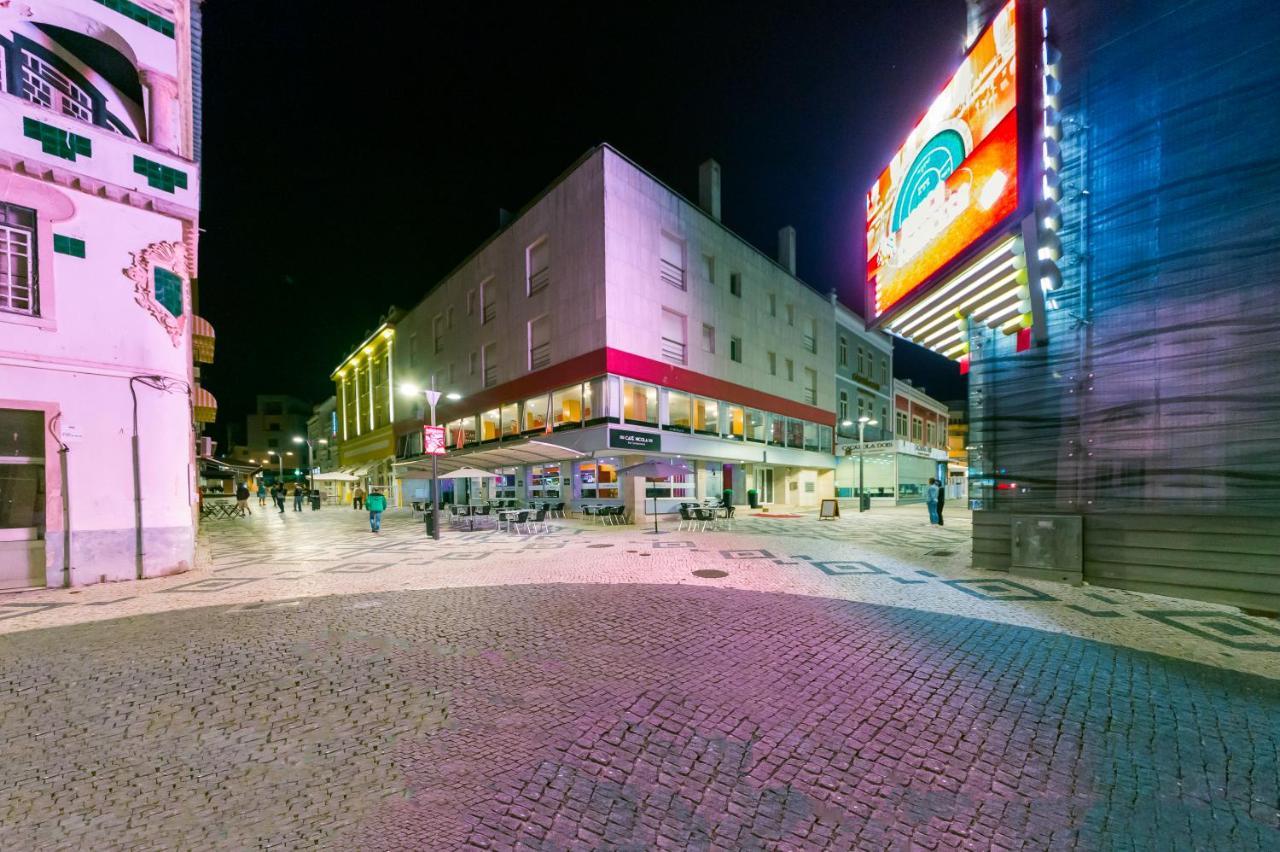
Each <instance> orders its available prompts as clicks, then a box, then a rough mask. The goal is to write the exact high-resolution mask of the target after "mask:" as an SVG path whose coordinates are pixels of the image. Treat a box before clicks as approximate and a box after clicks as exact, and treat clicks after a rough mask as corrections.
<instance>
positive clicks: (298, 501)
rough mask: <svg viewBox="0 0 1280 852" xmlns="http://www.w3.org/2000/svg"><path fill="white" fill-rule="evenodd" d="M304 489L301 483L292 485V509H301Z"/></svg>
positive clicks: (296, 510)
mask: <svg viewBox="0 0 1280 852" xmlns="http://www.w3.org/2000/svg"><path fill="white" fill-rule="evenodd" d="M306 493H307V491H306V489H305V488H303V487H302V485H301V484H299V485H295V486H293V511H295V512H301V511H302V498H303V497H305V496H306Z"/></svg>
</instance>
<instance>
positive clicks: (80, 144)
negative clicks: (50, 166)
mask: <svg viewBox="0 0 1280 852" xmlns="http://www.w3.org/2000/svg"><path fill="white" fill-rule="evenodd" d="M22 135H23V136H25V137H27V138H28V139H36V140H38V141H39V142H40V150H42V151H44V152H45V153H46V154H52V155H53V156H55V157H61V158H62V159H64V160H70V161H71V162H73V163H74V162H75V161H76V155H77V154H78V155H80V156H84V157H92V156H93V142H92V140H90V139H86V138H85V137H83V136H77V135H76V134H74V133H68V132H67V131H65V130H62V129H60V128H57V127H54V126H53V125H51V124H45V123H44V122H43V121H36V120H35V119H34V118H25V117H24V118H23V119H22Z"/></svg>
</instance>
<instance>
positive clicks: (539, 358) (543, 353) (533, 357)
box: [529, 343, 551, 370]
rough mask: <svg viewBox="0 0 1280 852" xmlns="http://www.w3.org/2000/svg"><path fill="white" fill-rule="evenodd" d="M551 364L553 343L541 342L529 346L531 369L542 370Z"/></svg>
mask: <svg viewBox="0 0 1280 852" xmlns="http://www.w3.org/2000/svg"><path fill="white" fill-rule="evenodd" d="M550 366H551V344H550V343H540V344H538V345H537V346H530V347H529V369H530V370H541V369H542V368H543V367H550Z"/></svg>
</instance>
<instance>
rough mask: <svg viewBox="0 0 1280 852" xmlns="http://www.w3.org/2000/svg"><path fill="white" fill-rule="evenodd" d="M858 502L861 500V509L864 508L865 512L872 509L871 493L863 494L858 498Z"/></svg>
mask: <svg viewBox="0 0 1280 852" xmlns="http://www.w3.org/2000/svg"><path fill="white" fill-rule="evenodd" d="M858 502H859V503H860V504H861V506H862V509H861V510H862V511H863V512H865V511H867V510H868V509H870V508H871V495H870V494H863V495H861V496H859V498H858Z"/></svg>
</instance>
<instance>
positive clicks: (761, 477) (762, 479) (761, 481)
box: [756, 467, 773, 505]
mask: <svg viewBox="0 0 1280 852" xmlns="http://www.w3.org/2000/svg"><path fill="white" fill-rule="evenodd" d="M756 493H757V495H758V496H757V499H759V501H760V502H761V503H763V504H766V505H767V504H769V503H772V502H773V468H771V467H757V468H756Z"/></svg>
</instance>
